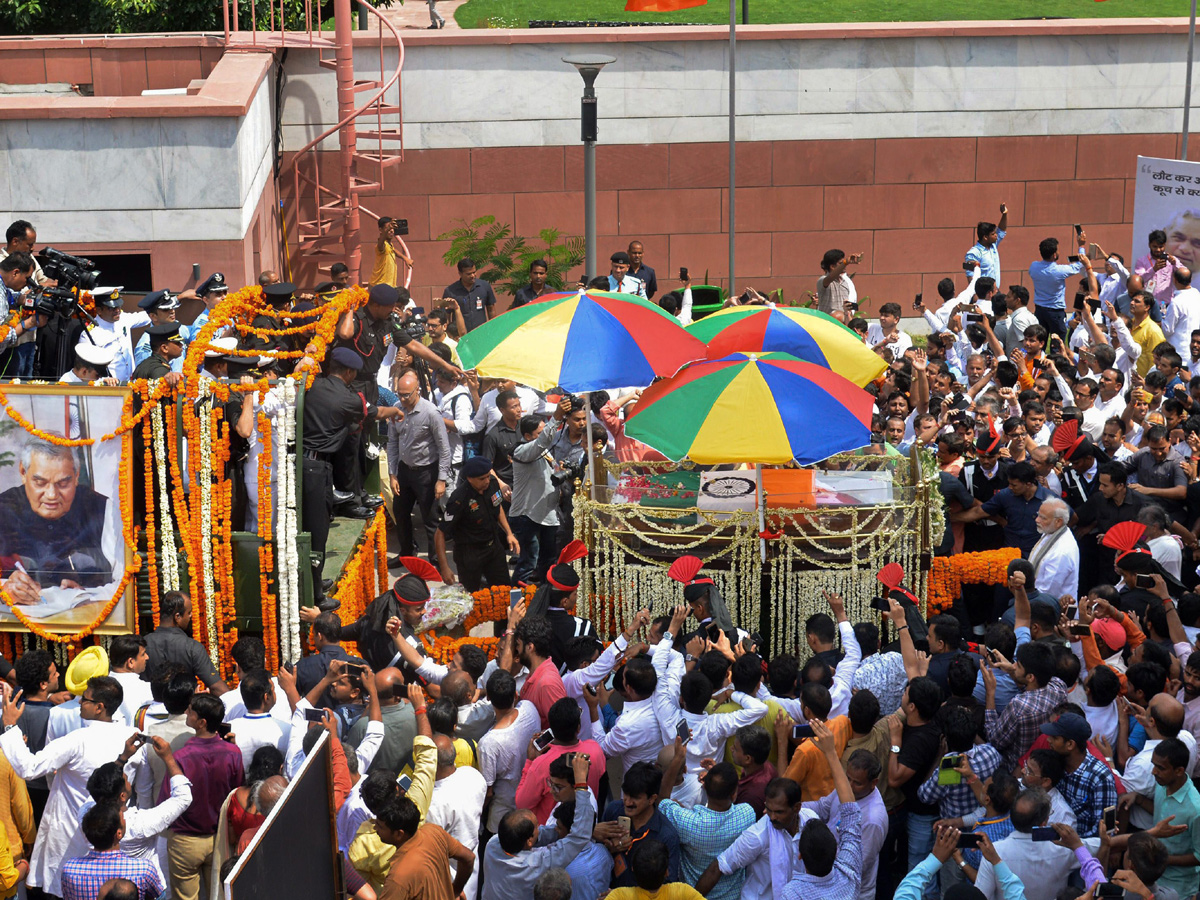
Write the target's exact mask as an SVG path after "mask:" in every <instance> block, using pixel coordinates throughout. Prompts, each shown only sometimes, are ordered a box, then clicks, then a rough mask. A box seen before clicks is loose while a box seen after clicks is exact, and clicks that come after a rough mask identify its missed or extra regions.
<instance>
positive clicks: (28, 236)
mask: <svg viewBox="0 0 1200 900" xmlns="http://www.w3.org/2000/svg"><path fill="white" fill-rule="evenodd" d="M4 241H5V244H4V246H3V247H0V259H4V258H5V257H6V256H8V255H9V254H10V253H28V254H29V255H30V256H33V246H34V244H36V243H37V229H35V228H34V227H33V225H32V224H31V223H29V222H26V221H25V220H24V219H18V220H17V221H15V222H13V223H12V224H11V225H9V226H8V230H7V231H6V232H5V234H4ZM29 283H30V286H31V287H34V288H36V287H46V288H52V287H56V286H57V284H58V282H56V281H54V280H53V279H51V278H47V277H46V273H45V272H43V271H42V267H41V266H40V265H38V261H37V257H34V259H33V274H32V275H31V276H30V278H29ZM41 338H42V334H41V332H39V333H38V335H37V340H38V344H40V342H41ZM38 344H35V343H34V335H33V333H32V332H27V333H26V334H23V335H22V336H21V337H20V338H19V339H18V340H17V349H16V350H15V355H16V362H17V367H16V372H15V374H16V375H17V376H18V377H20V378H28V377H30V376H32V375H33V374H34V360H35V358H36V355H37V348H38Z"/></svg>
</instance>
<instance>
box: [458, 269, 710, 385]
mask: <svg viewBox="0 0 1200 900" xmlns="http://www.w3.org/2000/svg"><path fill="white" fill-rule="evenodd" d="M706 352H707V351H706V348H705V346H704V344H703V342H701V341H700V339H699V338H696V337H693V336H692V335H690V334H688V332H687V331H686V330H685V329H684V328H683V326H682V325H680V324H679V320H678V319H676V318H675V317H674V316H672V315H670V314H669V313H667V312H666V311H664V310H663V309H661V308H660V307H659V306H657V305H656V304H654V303H651V302H649V301H648V300H643V299H642V298H640V297H635V296H633V295H631V294H616V293H610V292H608V291H586V292H584V291H580V292H578V293H573V294H548V295H546V296H545V297H544V298H542V299H541V300H537V301H535V302H533V303H528V304H526V305H525V306H520V307H518V308H517V309H510V310H509V311H507V312H505V313H502V314H501V315H499V316H497V317H496V318H494V319H491V320H489V321H488V322H485V323H484V324H483V325H480V326H479V327H478V328H476V329H474V330H473V331H471V332H469V333H468V334H467V335H466V336H465V337H464V338H463V339H462V340H460V341H459V342H458V355H459V358H460V359H462V362H463V367H464V368H467V369H475V370H476V371H477V372H478V373H479V374H480V375H483V376H491V377H500V378H511V379H513V380H514V381H516V382H518V383H520V384H527V385H529V386H530V387H534V388H539V389H541V390H548V389H550V388H552V387H555V386H556V385H560V386H562V387H563V388H565V389H566V390H568V391H598V390H603V389H605V388H613V387H621V386H623V385H642V384H649V383H650V382H651V381H653V380H654V378H655V376H658V375H672V374H674V373H675V372H677V371H678V370H679V368H680V367H681V366H682V365H683V364H684V363H687V362H689V361H691V360H693V359H703V358H704V356H705V355H706Z"/></svg>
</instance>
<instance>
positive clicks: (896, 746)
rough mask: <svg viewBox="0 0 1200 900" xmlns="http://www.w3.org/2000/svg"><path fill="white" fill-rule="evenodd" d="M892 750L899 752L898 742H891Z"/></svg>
mask: <svg viewBox="0 0 1200 900" xmlns="http://www.w3.org/2000/svg"><path fill="white" fill-rule="evenodd" d="M892 752H893V753H899V752H900V745H899V744H892Z"/></svg>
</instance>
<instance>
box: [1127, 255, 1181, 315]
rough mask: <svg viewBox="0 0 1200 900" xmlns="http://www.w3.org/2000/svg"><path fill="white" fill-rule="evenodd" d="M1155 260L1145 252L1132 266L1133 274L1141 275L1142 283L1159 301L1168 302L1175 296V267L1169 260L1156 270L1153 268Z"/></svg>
mask: <svg viewBox="0 0 1200 900" xmlns="http://www.w3.org/2000/svg"><path fill="white" fill-rule="evenodd" d="M1154 263H1155V260H1154V259H1152V258H1151V256H1150V254H1149V253H1147V254H1146V255H1145V256H1143V257H1142V258H1141V259H1139V260H1138V261H1137V262H1136V263H1134V266H1133V274H1135V275H1141V276H1142V284H1143V285H1144V286H1145V288H1146V290H1148V291H1149V292H1150V293H1152V294H1153V295H1154V299H1155V300H1157V301H1158V302H1159V303H1164V304H1165V303H1170V302H1171V298H1172V297H1173V296H1175V267H1174V266H1173V265H1171V261H1170V260H1167V264H1166V265H1165V266H1163V267H1162V268H1161V269H1159V270H1158V271H1155V270H1154Z"/></svg>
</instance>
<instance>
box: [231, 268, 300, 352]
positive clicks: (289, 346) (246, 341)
mask: <svg viewBox="0 0 1200 900" xmlns="http://www.w3.org/2000/svg"><path fill="white" fill-rule="evenodd" d="M295 292H296V286H295V285H294V284H292V283H291V282H290V281H276V282H273V283H271V284H267V285H265V286H264V287H263V294H264V295H265V296H266V298H267V302H268V303H269V304H270V305H271V312H269V313H267V312H261V313H259V314H258V315H257V316H255V317H254V319H253V320H251V322H250V325H251V326H252V327H254V328H257V329H261V330H266V331H277V330H280V329H283V328H287V327H288V325H289V320H288V319H287V318H285V316H286V314H287V311H288V310H289V309H290V308H291V305H292V294H294V293H295ZM241 349H242V350H256V351H258V353H259V355H260V356H261V355H265V354H268V353H278V352H281V351H284V352H287V351H292V350H295V349H296V344H295V341H294V340H293V337H292V336H291V335H286V334H256V333H254V332H253V331H247V332H245V333H244V334H243V335H242V342H241ZM279 365H280V368H281V370H282V371H283V372H284V374H291V371H292V369H293V368H294V366H295V362H294V361H293V360H292V359H290V358H286V359H280V360H279Z"/></svg>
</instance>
